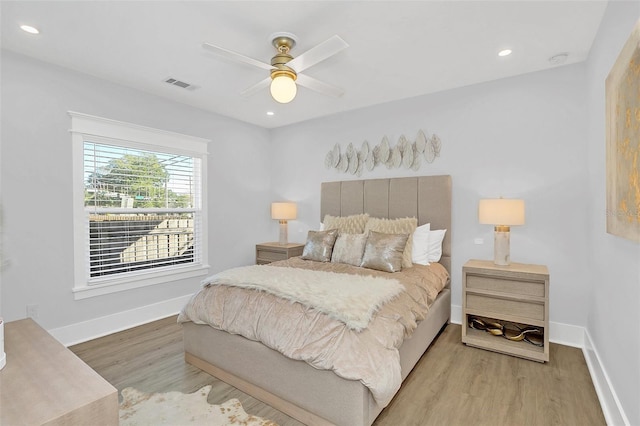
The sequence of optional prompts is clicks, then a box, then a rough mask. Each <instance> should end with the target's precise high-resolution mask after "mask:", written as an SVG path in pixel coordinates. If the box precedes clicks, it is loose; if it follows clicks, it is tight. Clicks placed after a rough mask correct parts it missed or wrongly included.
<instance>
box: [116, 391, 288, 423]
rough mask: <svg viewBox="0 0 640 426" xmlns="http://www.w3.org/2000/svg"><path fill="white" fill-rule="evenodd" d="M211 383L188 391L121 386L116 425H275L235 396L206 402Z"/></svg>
mask: <svg viewBox="0 0 640 426" xmlns="http://www.w3.org/2000/svg"><path fill="white" fill-rule="evenodd" d="M210 391H211V386H210V385H209V386H205V387H203V388H202V389H200V390H199V391H196V392H194V393H190V394H184V393H181V392H167V393H144V392H140V391H137V390H135V389H133V388H126V389H123V390H122V398H123V401H122V403H121V404H120V426H157V425H172V426H176V425H207V426H232V425H242V426H277V425H276V424H275V423H273V422H272V421H269V420H265V419H262V418H260V417H256V416H252V415H250V414H247V413H245V411H244V409H243V408H242V404H241V403H240V401H238V400H237V399H235V398H234V399H230V400H229V401H227V402H225V403H223V404H221V405H213V404H209V403H208V402H207V396H208V395H209V392H210Z"/></svg>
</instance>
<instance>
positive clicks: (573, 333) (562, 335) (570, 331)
mask: <svg viewBox="0 0 640 426" xmlns="http://www.w3.org/2000/svg"><path fill="white" fill-rule="evenodd" d="M451 322H452V323H453V324H462V306H460V305H451ZM549 329H550V330H549V331H550V334H549V341H550V342H553V343H558V344H560V345H565V346H572V347H575V348H583V347H584V328H583V327H578V326H576V325H570V324H563V323H561V322H549Z"/></svg>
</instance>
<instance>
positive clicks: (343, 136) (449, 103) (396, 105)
mask: <svg viewBox="0 0 640 426" xmlns="http://www.w3.org/2000/svg"><path fill="white" fill-rule="evenodd" d="M584 86H585V69H584V65H573V66H567V67H562V68H557V69H554V70H550V71H545V72H538V73H533V74H528V75H524V76H520V77H515V78H510V79H505V80H500V81H497V82H492V83H486V84H480V85H474V86H469V87H465V88H461V89H458V90H450V91H446V92H442V93H437V94H433V95H428V96H421V97H416V98H413V99H409V100H404V101H399V102H393V103H389V104H385V105H380V106H376V107H372V108H367V109H362V110H358V111H354V112H349V113H343V114H339V115H335V116H331V117H326V118H323V119H319V120H313V121H309V122H305V123H301V124H298V125H293V126H288V127H286V128H281V129H277V130H274V131H273V132H272V140H273V146H274V154H275V155H274V162H273V166H272V168H271V172H272V184H273V190H274V192H275V195H276V196H281V197H282V198H289V199H293V200H298V201H299V202H300V207H299V220H298V221H297V222H296V223H295V224H293V225H292V226H291V231H290V235H291V239H294V240H298V241H304V239H305V236H306V231H307V229H308V228H309V227H311V228H316V227H317V226H318V223H319V221H320V218H319V213H318V212H319V211H320V210H319V200H320V183H321V182H323V181H335V180H348V179H354V178H356V177H354V176H352V175H348V174H343V173H339V172H336V171H335V170H327V169H325V167H324V157H325V153H326V152H327V151H328V150H329V149H331V148H332V147H333V145H334V144H335V143H339V144H340V145H341V147H342V148H343V149H344V148H345V147H346V145H347V144H348V143H349V142H351V143H353V144H354V145H355V146H356V147H360V144H361V143H362V141H364V140H365V139H366V140H368V141H369V143H370V144H372V145H373V144H377V143H379V142H380V140H381V138H382V137H383V135H387V136H388V137H389V139H390V140H391V141H393V144H395V143H396V141H397V140H398V138H399V136H400V135H401V134H405V135H406V136H407V137H408V138H410V139H413V138H415V135H416V133H417V132H418V130H419V129H423V130H424V131H425V132H427V133H428V134H431V133H434V132H435V133H436V134H438V135H439V136H440V138H441V139H442V152H441V157H440V158H438V159H436V161H434V162H433V163H432V164H424V165H423V167H422V169H421V170H419V171H417V172H413V171H406V170H404V169H399V170H393V171H389V170H387V169H386V168H384V167H383V168H380V167H378V168H376V169H375V170H374V171H373V172H364V173H363V176H362V178H378V177H396V176H416V175H435V174H450V175H451V176H452V181H453V218H452V220H453V223H452V227H453V234H452V252H453V258H452V268H453V274H452V275H453V276H452V281H453V285H452V291H453V301H452V304H453V305H457V306H460V305H461V303H462V302H461V275H462V273H461V268H462V265H463V264H464V262H466V261H467V260H468V259H470V258H481V259H492V258H493V227H491V226H488V225H480V224H478V219H477V203H478V200H479V199H480V198H484V197H498V196H504V197H521V198H524V199H525V201H526V225H524V226H521V227H513V228H512V229H511V257H512V260H513V261H514V262H523V263H541V264H546V265H548V267H549V271H550V275H551V290H550V291H551V294H550V300H551V305H550V311H551V313H550V317H551V321H553V322H555V323H565V324H572V325H583V324H584V323H585V320H586V312H587V311H586V309H587V297H586V294H585V292H584V287H585V282H586V281H587V278H588V273H587V270H586V266H587V264H586V258H587V248H586V246H587V243H588V237H587V235H586V232H585V230H586V229H587V224H588V222H587V217H586V214H584V213H581V212H585V211H586V207H587V198H588V191H587V187H586V184H585V183H586V181H587V177H588V176H587V172H586V167H585V165H586V161H587V159H586V151H585V149H584V148H585V139H586V136H587V134H586V129H585V122H586V109H585V100H586V96H585V93H584ZM476 237H482V238H484V241H485V244H484V245H474V238H476ZM552 334H553V329H552Z"/></svg>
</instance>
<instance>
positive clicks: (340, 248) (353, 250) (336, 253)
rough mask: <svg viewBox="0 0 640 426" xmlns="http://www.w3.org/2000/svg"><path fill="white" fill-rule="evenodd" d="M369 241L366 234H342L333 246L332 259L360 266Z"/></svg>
mask: <svg viewBox="0 0 640 426" xmlns="http://www.w3.org/2000/svg"><path fill="white" fill-rule="evenodd" d="M366 243H367V235H366V234H340V235H338V239H336V244H335V245H334V246H333V254H332V255H331V261H332V262H335V263H346V264H348V265H353V266H360V263H362V254H363V253H364V245H365V244H366Z"/></svg>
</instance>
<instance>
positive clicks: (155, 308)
mask: <svg viewBox="0 0 640 426" xmlns="http://www.w3.org/2000/svg"><path fill="white" fill-rule="evenodd" d="M191 296H192V295H191V294H188V295H185V296H180V297H176V298H174V299H169V300H165V301H162V302H159V303H154V304H152V305H147V306H142V307H140V308H136V309H131V310H129V311H123V312H118V313H115V314H111V315H107V316H104V317H100V318H95V319H92V320H89V321H83V322H79V323H76V324H71V325H67V326H64V327H59V328H54V329H51V330H47V331H48V332H49V333H50V334H51V335H52V336H53V337H55V338H56V339H57V340H58V341H59V342H60V343H62V344H63V345H65V346H71V345H75V344H78V343H82V342H86V341H88V340H92V339H96V338H98V337H102V336H106V335H108V334H112V333H116V332H118V331H122V330H126V329H128V328H132V327H136V326H138V325H142V324H146V323H148V322H151V321H155V320H158V319H161V318H166V317H168V316H171V315H175V314H177V313H178V312H180V310H181V309H182V307H183V306H184V305H185V304H186V303H187V302H188V301H189V299H190V298H191Z"/></svg>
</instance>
